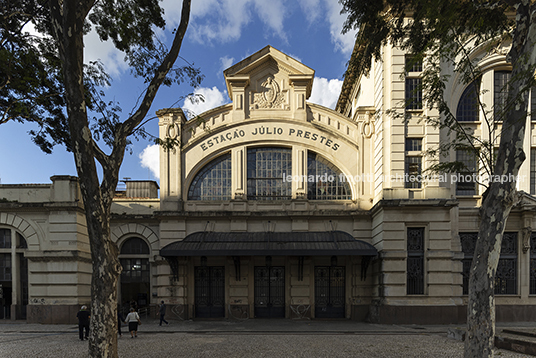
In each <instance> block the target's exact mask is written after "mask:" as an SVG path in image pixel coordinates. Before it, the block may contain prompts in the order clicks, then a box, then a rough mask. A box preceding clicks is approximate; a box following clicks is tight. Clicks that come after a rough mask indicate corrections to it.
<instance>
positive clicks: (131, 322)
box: [125, 308, 141, 338]
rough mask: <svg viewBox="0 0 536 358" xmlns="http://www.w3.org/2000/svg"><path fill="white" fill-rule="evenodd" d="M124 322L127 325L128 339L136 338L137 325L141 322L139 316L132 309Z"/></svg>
mask: <svg viewBox="0 0 536 358" xmlns="http://www.w3.org/2000/svg"><path fill="white" fill-rule="evenodd" d="M125 322H126V323H128V330H129V332H130V338H134V337H138V325H139V324H141V321H140V316H139V315H138V313H137V312H136V310H134V308H131V309H130V313H129V314H128V315H127V318H126V319H125Z"/></svg>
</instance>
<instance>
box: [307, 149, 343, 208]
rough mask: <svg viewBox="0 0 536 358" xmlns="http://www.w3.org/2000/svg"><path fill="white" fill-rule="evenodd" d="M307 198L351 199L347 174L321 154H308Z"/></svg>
mask: <svg viewBox="0 0 536 358" xmlns="http://www.w3.org/2000/svg"><path fill="white" fill-rule="evenodd" d="M307 186H308V190H307V199H309V200H351V199H352V191H351V190H350V185H349V183H348V181H347V180H346V176H345V175H344V174H342V172H341V171H340V170H339V169H338V168H337V167H336V166H335V165H333V164H332V163H330V162H329V161H328V160H326V159H325V158H322V157H321V156H320V155H318V154H316V153H314V152H309V153H308V155H307Z"/></svg>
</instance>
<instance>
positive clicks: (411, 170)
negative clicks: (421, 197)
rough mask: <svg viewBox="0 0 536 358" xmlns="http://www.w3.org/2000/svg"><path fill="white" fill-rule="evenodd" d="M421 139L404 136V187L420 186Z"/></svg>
mask: <svg viewBox="0 0 536 358" xmlns="http://www.w3.org/2000/svg"><path fill="white" fill-rule="evenodd" d="M421 151H422V139H420V138H406V159H405V175H404V182H405V187H406V188H420V187H421V186H422V180H421V172H422V157H421Z"/></svg>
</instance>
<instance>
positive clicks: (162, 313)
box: [158, 301, 169, 325]
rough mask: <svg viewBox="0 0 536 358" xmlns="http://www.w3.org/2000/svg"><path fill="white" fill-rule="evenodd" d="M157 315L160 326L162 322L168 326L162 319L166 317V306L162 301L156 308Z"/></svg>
mask: <svg viewBox="0 0 536 358" xmlns="http://www.w3.org/2000/svg"><path fill="white" fill-rule="evenodd" d="M158 314H159V315H160V325H162V322H166V324H169V322H168V321H166V320H165V319H164V316H165V315H166V304H165V303H164V301H162V304H161V305H160V307H159V308H158Z"/></svg>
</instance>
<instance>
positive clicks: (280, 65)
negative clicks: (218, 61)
mask: <svg viewBox="0 0 536 358" xmlns="http://www.w3.org/2000/svg"><path fill="white" fill-rule="evenodd" d="M314 73H315V71H314V70H313V69H311V68H310V67H307V66H306V65H304V64H303V63H301V62H299V61H297V60H295V59H294V58H292V57H290V56H289V55H287V54H285V53H283V52H281V51H279V50H277V49H275V48H273V47H272V46H266V47H265V48H263V49H262V50H260V51H258V52H256V53H254V54H253V55H251V56H249V57H247V58H245V59H243V60H242V61H240V62H238V63H236V64H235V65H233V66H231V67H229V68H228V69H226V70H225V71H223V74H224V76H225V82H226V85H227V92H228V93H229V97H230V98H231V99H232V98H233V91H236V88H244V89H246V87H247V92H248V93H251V103H255V106H256V109H259V108H284V107H285V103H286V102H288V92H289V91H290V89H291V88H292V87H293V86H295V84H296V83H299V85H300V86H304V87H305V96H306V98H309V96H310V95H311V89H312V86H313V78H314Z"/></svg>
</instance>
